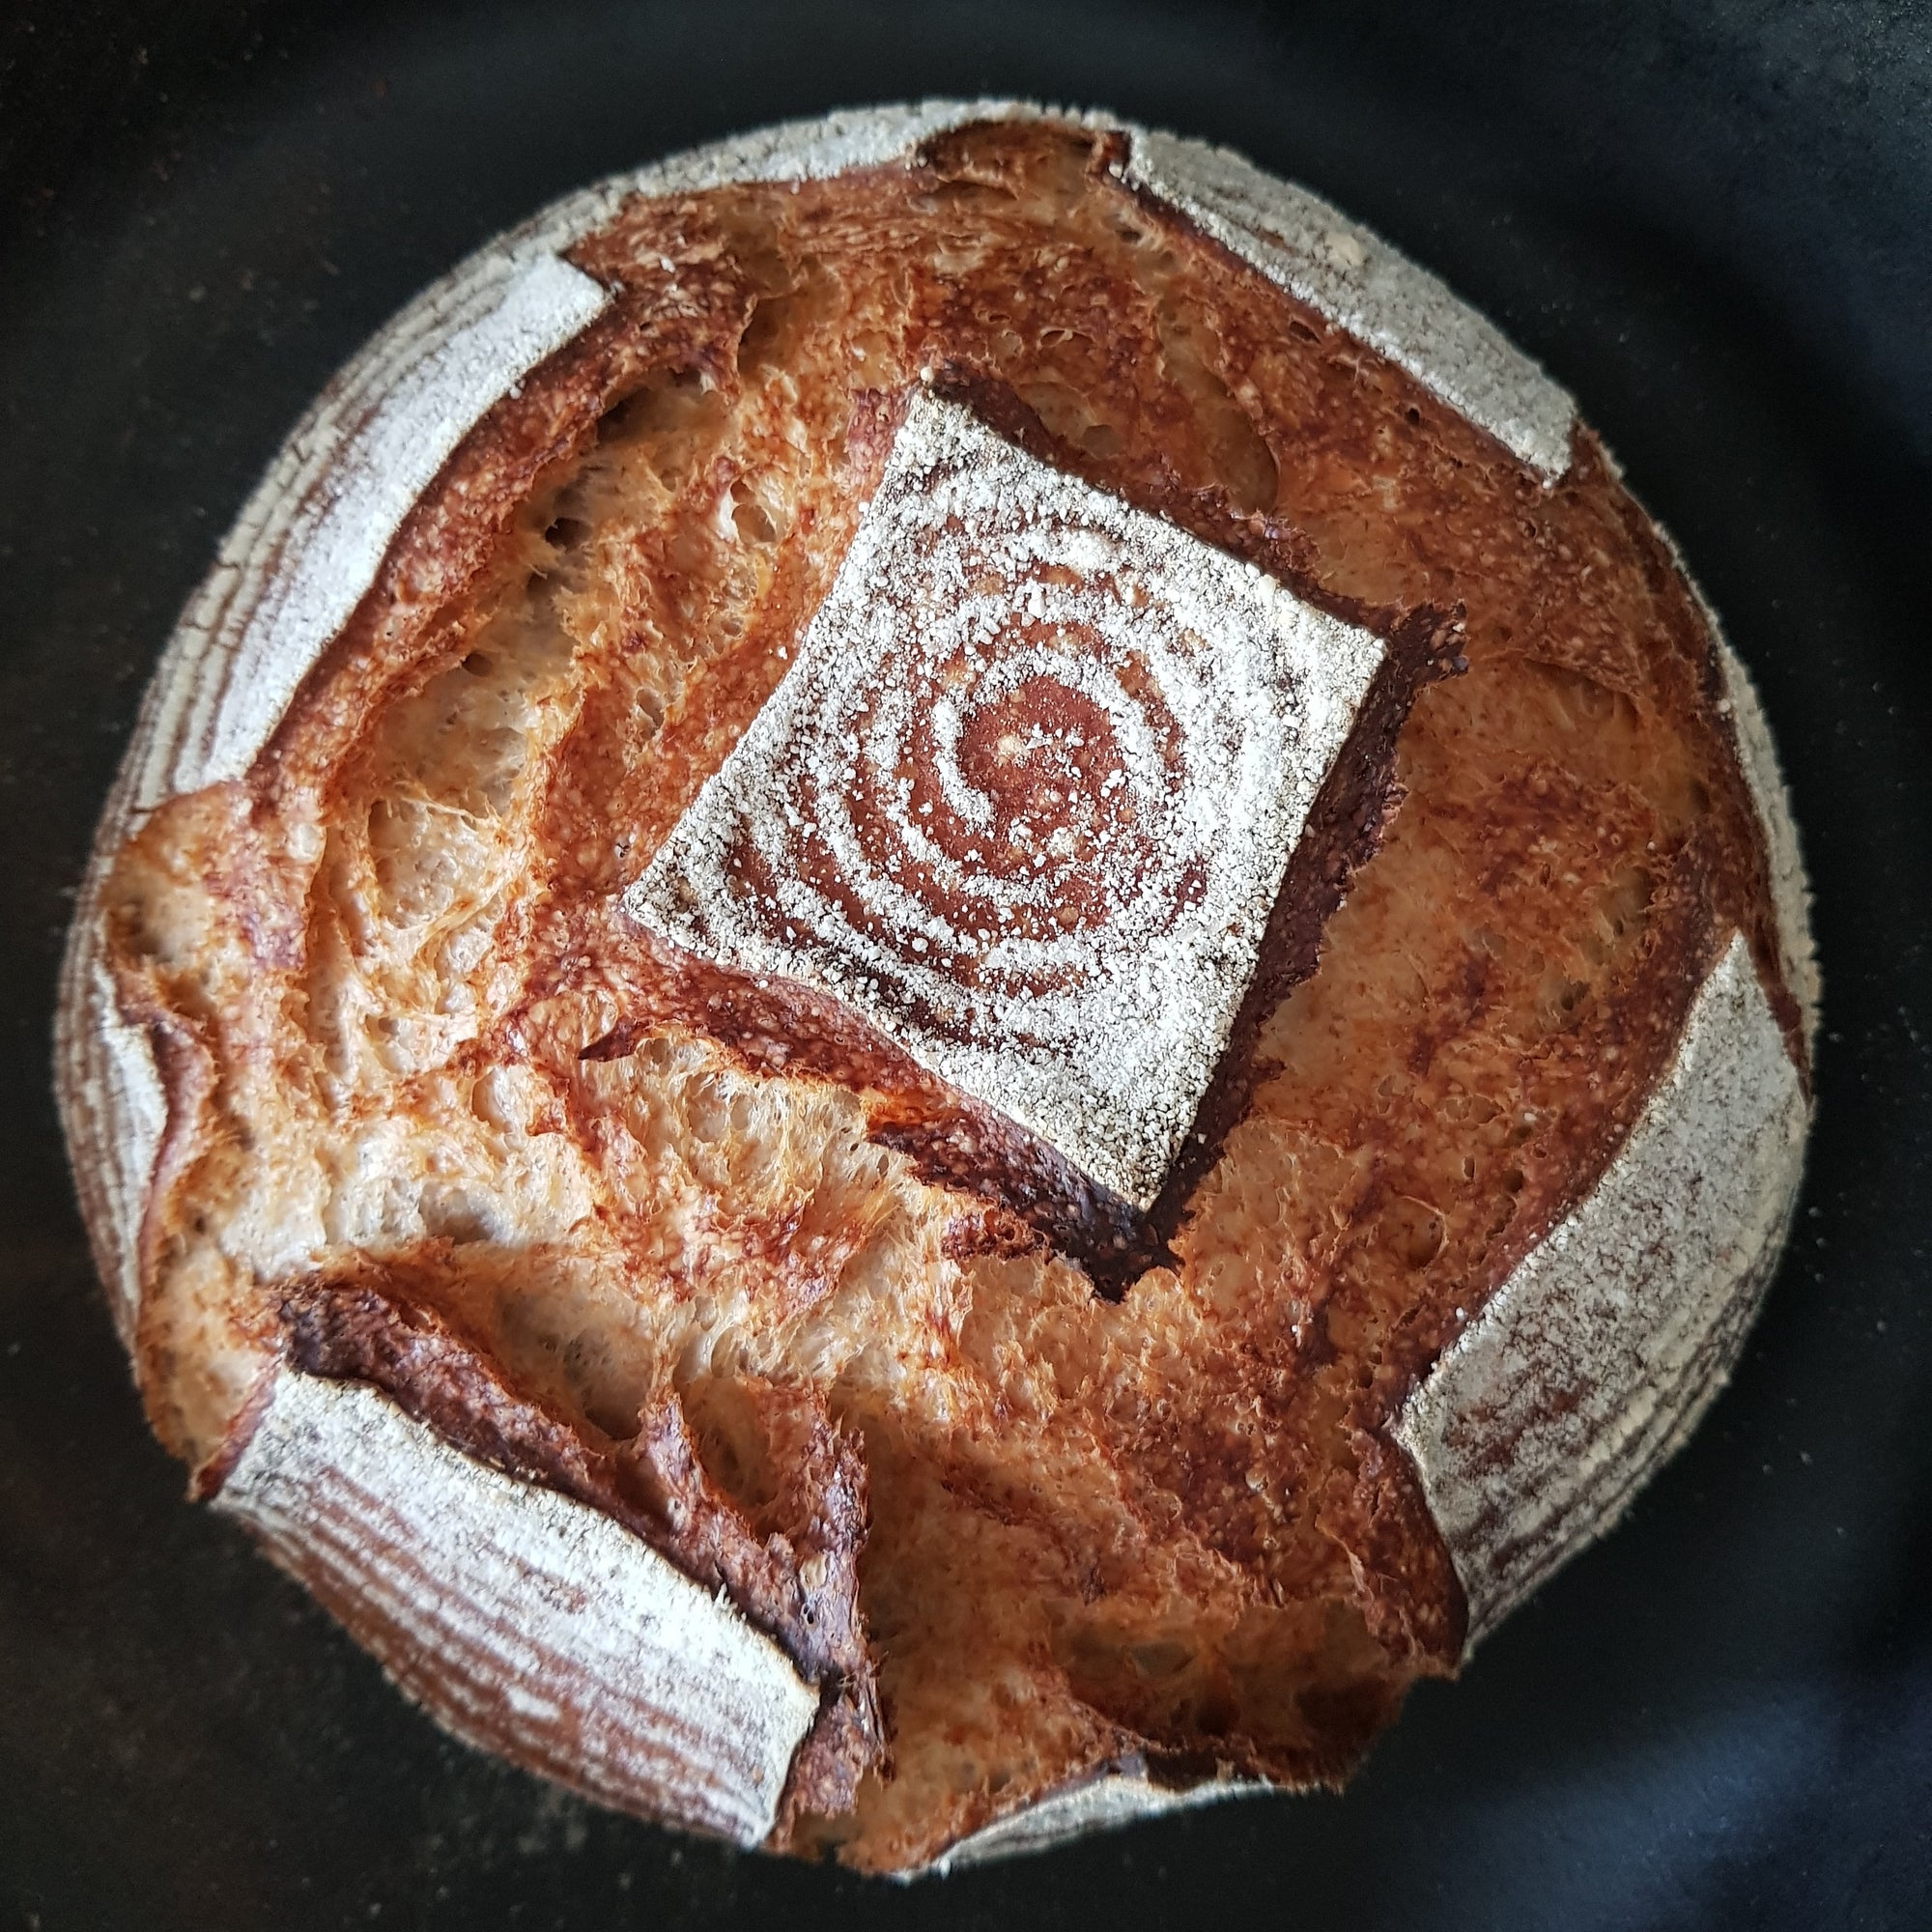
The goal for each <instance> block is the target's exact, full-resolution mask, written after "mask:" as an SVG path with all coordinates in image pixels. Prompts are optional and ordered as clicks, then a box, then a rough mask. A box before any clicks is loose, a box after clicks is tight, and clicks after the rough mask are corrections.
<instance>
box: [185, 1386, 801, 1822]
mask: <svg viewBox="0 0 1932 1932" xmlns="http://www.w3.org/2000/svg"><path fill="white" fill-rule="evenodd" d="M250 1421H251V1422H252V1427H249V1428H248V1430H247V1435H246V1439H245V1441H243V1442H242V1443H241V1444H240V1445H239V1446H238V1447H237V1448H236V1449H235V1451H234V1452H233V1456H232V1465H231V1466H230V1467H229V1469H228V1471H227V1474H226V1476H225V1478H224V1479H223V1480H222V1481H221V1482H220V1486H219V1488H218V1489H217V1490H216V1492H215V1493H214V1497H213V1506H214V1508H215V1509H217V1510H218V1511H220V1512H221V1514H222V1515H224V1516H230V1517H233V1518H234V1519H235V1520H237V1521H239V1522H241V1523H243V1524H245V1525H246V1526H247V1528H248V1529H249V1530H250V1531H251V1532H252V1533H253V1534H254V1536H255V1537H256V1539H257V1540H258V1541H259V1542H260V1544H261V1545H262V1547H263V1548H264V1549H265V1550H266V1551H267V1552H268V1553H269V1555H270V1556H271V1557H272V1558H273V1559H274V1561H275V1562H276V1563H277V1564H278V1565H280V1567H281V1568H282V1569H284V1570H286V1571H287V1572H288V1573H289V1574H290V1575H291V1576H293V1577H296V1578H297V1579H298V1580H299V1581H300V1582H301V1583H302V1584H304V1585H305V1586H306V1587H307V1588H308V1589H309V1590H310V1591H311V1592H312V1593H313V1594H314V1596H315V1597H316V1599H317V1600H318V1601H319V1602H320V1603H321V1604H323V1605H324V1606H325V1607H326V1608H327V1609H328V1610H329V1612H330V1613H331V1614H332V1615H334V1616H335V1617H337V1618H338V1619H339V1620H340V1621H341V1622H342V1624H343V1625H344V1626H345V1627H346V1628H347V1629H348V1630H349V1632H350V1634H352V1635H353V1636H354V1637H355V1640H356V1641H357V1642H358V1643H360V1644H361V1645H362V1646H363V1647H364V1648H365V1649H366V1650H368V1651H369V1652H370V1653H371V1654H372V1655H373V1656H374V1657H375V1658H376V1659H377V1661H378V1662H380V1663H381V1664H382V1665H383V1667H384V1670H385V1671H387V1672H388V1674H389V1676H390V1677H391V1678H392V1679H394V1681H395V1682H396V1684H397V1685H398V1686H399V1687H400V1688H401V1689H402V1690H404V1691H405V1692H406V1693H407V1694H408V1695H409V1696H410V1697H411V1698H412V1699H413V1700H414V1701H415V1702H417V1703H419V1704H420V1705H422V1706H423V1708H424V1709H425V1710H426V1711H428V1712H429V1713H430V1715H431V1716H432V1717H434V1718H435V1719H437V1721H438V1722H439V1723H440V1724H442V1725H443V1726H444V1727H445V1728H446V1729H448V1730H450V1731H453V1732H454V1733H455V1734H456V1735H457V1736H458V1737H460V1738H462V1739H464V1740H465V1741H466V1742H468V1743H469V1744H473V1745H476V1746H478V1747H481V1748H482V1749H485V1750H491V1751H496V1752H497V1753H499V1754H500V1755H501V1756H503V1757H506V1758H508V1759H510V1760H511V1762H512V1763H515V1764H519V1765H522V1766H523V1767H524V1768H525V1769H526V1770H527V1771H534V1772H539V1773H541V1774H543V1775H544V1776H548V1777H554V1778H555V1779H557V1781H558V1782H560V1783H563V1784H567V1785H570V1786H571V1787H572V1788H573V1789H575V1790H578V1791H581V1792H582V1793H583V1794H584V1796H585V1797H588V1798H593V1799H596V1800H597V1801H599V1802H600V1803H602V1804H612V1805H615V1806H617V1807H618V1808H620V1809H622V1810H626V1811H633V1812H638V1813H640V1814H642V1815H644V1816H646V1817H653V1818H664V1819H668V1820H669V1821H671V1822H673V1823H676V1824H679V1825H685V1826H689V1827H692V1828H693V1829H695V1830H698V1831H704V1832H712V1833H717V1834H718V1835H719V1836H721V1837H726V1838H731V1839H733V1840H735V1841H736V1842H737V1843H739V1844H743V1845H755V1844H757V1843H759V1842H761V1841H762V1840H763V1839H764V1838H765V1837H766V1836H767V1835H768V1834H769V1833H770V1832H771V1830H772V1828H773V1825H774V1824H775V1823H776V1821H777V1819H778V1815H779V1807H780V1804H781V1801H782V1799H783V1797H784V1791H785V1784H786V1780H787V1778H788V1776H790V1772H791V1765H792V1760H793V1758H794V1756H795V1755H796V1753H797V1751H798V1748H799V1747H800V1745H801V1744H802V1743H803V1742H804V1741H805V1739H806V1737H807V1735H808V1734H809V1733H810V1730H811V1727H812V1725H813V1723H814V1722H815V1721H816V1719H817V1717H818V1709H819V1698H818V1692H817V1691H816V1690H814V1689H813V1688H812V1687H811V1686H810V1685H808V1684H806V1683H805V1682H804V1681H803V1680H802V1679H801V1678H800V1677H799V1675H798V1673H797V1671H796V1670H795V1669H794V1668H793V1666H792V1664H791V1662H790V1660H789V1659H788V1658H786V1656H785V1654H784V1653H783V1651H781V1649H780V1648H779V1647H778V1645H777V1644H776V1643H774V1642H773V1641H772V1640H771V1639H770V1638H769V1637H767V1636H764V1635H762V1634H759V1633H758V1632H756V1631H754V1630H753V1629H752V1628H751V1626H750V1625H749V1624H747V1623H746V1622H745V1621H744V1619H743V1618H742V1617H741V1616H740V1615H739V1614H738V1613H737V1611H736V1610H734V1609H733V1608H732V1607H731V1605H730V1604H729V1603H728V1602H727V1601H726V1600H725V1597H724V1596H723V1595H722V1594H719V1595H713V1594H712V1593H711V1592H709V1591H707V1590H704V1589H702V1588H700V1587H699V1585H697V1584H696V1583H695V1582H693V1581H692V1580H691V1578H690V1577H687V1576H685V1575H684V1574H683V1573H682V1572H681V1571H680V1570H679V1569H678V1568H677V1567H676V1566H675V1565H674V1564H672V1563H670V1562H669V1561H668V1560H667V1559H666V1558H665V1557H663V1556H660V1555H659V1554H658V1553H657V1551H656V1550H654V1549H653V1548H651V1547H650V1546H649V1544H647V1543H646V1542H644V1540H643V1539H642V1538H641V1537H639V1536H637V1535H634V1534H632V1533H631V1532H630V1531H629V1530H627V1529H626V1528H624V1527H623V1526H622V1525H621V1524H619V1523H617V1522H615V1521H613V1520H611V1517H609V1516H607V1515H606V1514H604V1513H603V1512H602V1511H600V1510H597V1509H594V1508H591V1507H589V1506H588V1505H586V1504H583V1503H581V1502H577V1501H573V1500H572V1499H571V1498H569V1497H567V1496H564V1495H560V1494H558V1493H557V1492H555V1491H554V1490H550V1489H546V1488H542V1487H540V1486H538V1485H537V1484H534V1483H529V1482H524V1481H520V1480H519V1479H517V1478H516V1477H514V1476H509V1475H506V1474H504V1473H503V1472H502V1471H500V1470H498V1469H495V1468H492V1467H490V1466H489V1465H488V1464H487V1463H483V1462H480V1461H479V1460H478V1459H477V1458H475V1457H473V1456H468V1455H465V1454H463V1453H462V1452H461V1451H459V1450H457V1449H455V1448H452V1447H451V1446H450V1445H449V1444H448V1443H447V1442H445V1441H444V1440H443V1439H442V1437H441V1436H440V1435H439V1434H438V1432H437V1431H436V1430H434V1429H433V1428H431V1427H430V1426H428V1425H427V1424H426V1423H422V1422H418V1421H416V1420H414V1419H413V1418H412V1417H411V1416H409V1415H406V1414H405V1413H404V1412H403V1410H402V1409H401V1408H399V1407H398V1406H396V1405H395V1403H393V1402H392V1401H391V1400H390V1399H389V1398H388V1397H387V1396H385V1395H384V1394H383V1393H382V1392H381V1391H380V1390H378V1389H375V1388H373V1387H371V1386H370V1385H369V1384H367V1383H365V1382H352V1381H335V1380H329V1379H327V1378H322V1377H319V1376H309V1375H304V1374H302V1373H300V1372H299V1371H298V1370H294V1369H290V1368H288V1367H285V1366H284V1367H280V1368H278V1369H276V1370H275V1371H274V1373H273V1380H272V1384H271V1386H270V1389H269V1390H268V1391H267V1394H266V1399H265V1400H264V1401H262V1402H261V1403H260V1405H259V1406H258V1408H257V1410H256V1412H255V1413H254V1414H253V1415H251V1417H250Z"/></svg>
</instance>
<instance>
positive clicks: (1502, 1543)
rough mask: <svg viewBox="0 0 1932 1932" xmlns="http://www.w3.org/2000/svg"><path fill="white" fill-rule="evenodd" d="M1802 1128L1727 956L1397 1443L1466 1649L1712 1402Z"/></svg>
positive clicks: (1590, 1531)
mask: <svg viewBox="0 0 1932 1932" xmlns="http://www.w3.org/2000/svg"><path fill="white" fill-rule="evenodd" d="M1807 1124H1808V1110H1807V1107H1806V1103H1805V1098H1804V1090H1803V1087H1802V1086H1801V1084H1800V1081H1799V1077H1798V1069H1797V1067H1796V1066H1795V1065H1793V1064H1792V1060H1791V1056H1790V1053H1789V1052H1788V1051H1787V1049H1786V1047H1785V1043H1784V1035H1783V1032H1782V1030H1781V1029H1780V1028H1779V1026H1778V1024H1777V1020H1776V1016H1775V1015H1774V1014H1773V1012H1772V1010H1771V1005H1770V1002H1769V1001H1767V1000H1766V998H1765V996H1764V989H1763V988H1762V987H1761V986H1760V985H1759V983H1758V979H1757V971H1756V968H1755V967H1754V966H1753V965H1752V964H1751V958H1750V952H1749V949H1748V948H1747V946H1746V945H1745V942H1744V940H1743V938H1742V937H1737V938H1734V939H1733V940H1732V942H1731V945H1730V947H1729V949H1728V950H1727V951H1726V952H1725V953H1724V956H1723V958H1722V959H1721V960H1720V961H1719V964H1718V966H1717V968H1716V969H1715V970H1714V971H1713V973H1712V975H1711V977H1710V979H1709V980H1707V981H1706V982H1705V984H1704V987H1703V989H1702V991H1700V992H1699V994H1698V996H1697V1000H1696V1004H1695V1005H1694V1006H1693V1007H1692V1008H1691V1009H1690V1018H1689V1020H1688V1021H1687V1022H1686V1024H1685V1029H1684V1037H1683V1040H1682V1042H1681V1044H1680V1045H1679V1047H1678V1052H1677V1059H1676V1063H1675V1064H1674V1065H1673V1066H1672V1067H1671V1069H1670V1072H1669V1073H1668V1075H1667V1076H1666V1077H1665V1078H1664V1079H1663V1081H1662V1083H1661V1084H1660V1085H1659V1086H1658V1088H1657V1089H1656V1091H1655V1092H1654V1093H1653V1094H1651V1097H1650V1100H1649V1102H1648V1103H1647V1104H1646V1106H1645V1108H1644V1111H1643V1115H1642V1117H1641V1119H1639V1121H1638V1122H1637V1124H1636V1126H1635V1127H1634V1129H1633V1130H1632V1132H1631V1136H1630V1139H1629V1140H1628V1141H1627V1142H1626V1143H1625V1144H1624V1148H1623V1151H1621V1152H1620V1153H1619V1154H1618V1155H1617V1157H1616V1159H1615V1160H1614V1161H1613V1162H1612V1163H1611V1164H1610V1168H1609V1171H1608V1172H1607V1173H1606V1174H1605V1176H1604V1178H1603V1179H1602V1181H1600V1182H1599V1183H1598V1185H1597V1187H1596V1189H1595V1191H1594V1192H1593V1193H1592V1194H1591V1195H1590V1196H1589V1198H1588V1199H1587V1200H1586V1201H1584V1203H1583V1204H1582V1206H1581V1207H1579V1208H1577V1210H1576V1212H1575V1213H1573V1214H1572V1215H1571V1216H1570V1217H1569V1219H1568V1220H1566V1221H1564V1222H1563V1223H1562V1224H1561V1225H1560V1226H1558V1227H1557V1228H1556V1229H1554V1230H1553V1231H1552V1232H1551V1233H1550V1234H1549V1235H1548V1236H1547V1237H1546V1238H1545V1239H1544V1241H1543V1242H1542V1244H1541V1245H1540V1246H1539V1247H1538V1248H1536V1249H1535V1251H1534V1252H1533V1253H1531V1254H1530V1256H1529V1257H1528V1258H1527V1259H1526V1260H1525V1261H1524V1262H1523V1263H1522V1264H1520V1266H1519V1267H1518V1268H1517V1270H1516V1272H1515V1273H1514V1274H1512V1275H1511V1276H1510V1278H1509V1279H1508V1280H1507V1281H1506V1282H1504V1283H1503V1285H1502V1287H1501V1288H1499V1289H1498V1290H1497V1291H1496V1293H1495V1294H1494V1295H1493V1297H1492V1299H1491V1301H1490V1303H1489V1305H1488V1307H1486V1308H1485V1309H1484V1310H1483V1312H1482V1314H1481V1315H1480V1316H1479V1317H1478V1318H1477V1319H1476V1321H1474V1322H1472V1323H1471V1324H1470V1326H1469V1328H1468V1329H1467V1331H1466V1332H1465V1333H1464V1334H1463V1336H1462V1337H1461V1338H1460V1339H1459V1340H1458V1341H1457V1343H1456V1344H1455V1346H1454V1347H1453V1348H1452V1349H1450V1350H1448V1351H1447V1352H1446V1353H1445V1354H1444V1355H1443V1356H1442V1358H1441V1360H1440V1361H1439V1362H1437V1364H1436V1365H1435V1369H1434V1371H1433V1372H1432V1373H1431V1374H1430V1377H1429V1378H1428V1379H1427V1380H1426V1381H1425V1382H1424V1383H1423V1384H1422V1386H1421V1387H1420V1388H1418V1389H1417V1390H1416V1392H1415V1393H1414V1395H1413V1396H1411V1397H1410V1398H1409V1400H1408V1403H1407V1405H1406V1406H1405V1407H1404V1409H1403V1411H1402V1413H1401V1415H1400V1417H1399V1418H1398V1419H1397V1421H1396V1423H1395V1425H1394V1430H1393V1433H1394V1435H1396V1436H1397V1438H1398V1439H1399V1440H1400V1441H1401V1442H1402V1444H1403V1446H1404V1447H1405V1448H1406V1450H1407V1451H1408V1453H1409V1455H1410V1457H1411V1458H1412V1459H1413V1460H1414V1463H1415V1466H1416V1468H1417V1470H1418V1471H1419V1472H1420V1474H1421V1478H1422V1486H1423V1489H1424V1491H1425V1492H1426V1493H1427V1495H1428V1498H1429V1507H1430V1512H1431V1514H1432V1515H1433V1516H1434V1517H1435V1521H1436V1523H1437V1525H1438V1527H1439V1528H1440V1529H1441V1532H1442V1535H1443V1537H1444V1539H1445V1541H1446V1542H1447V1543H1448V1545H1449V1548H1450V1552H1451V1554H1452V1555H1453V1556H1454V1557H1455V1560H1456V1568H1457V1573H1458V1575H1459V1576H1460V1577H1462V1580H1463V1589H1464V1591H1465V1592H1466V1593H1467V1597H1468V1604H1469V1640H1470V1642H1471V1643H1472V1644H1473V1643H1474V1642H1475V1641H1476V1639H1477V1638H1478V1637H1480V1636H1481V1635H1482V1634H1484V1633H1486V1632H1487V1631H1489V1630H1491V1629H1492V1628H1493V1627H1494V1626H1495V1625H1496V1624H1497V1623H1499V1622H1500V1621H1501V1620H1502V1618H1503V1617H1504V1616H1506V1615H1507V1614H1508V1613H1509V1611H1510V1610H1511V1609H1513V1608H1514V1607H1515V1606H1516V1605H1518V1604H1519V1603H1520V1602H1521V1601H1522V1599H1523V1598H1524V1597H1526V1596H1528V1595H1529V1593H1530V1592H1531V1591H1532V1590H1534V1589H1535V1588H1536V1586H1537V1585H1538V1584H1539V1583H1541V1582H1542V1581H1543V1580H1544V1578H1545V1577H1548V1575H1549V1574H1550V1573H1551V1572H1552V1571H1553V1570H1554V1569H1556V1567H1557V1566H1558V1565H1559V1564H1560V1563H1561V1562H1562V1561H1563V1559H1564V1558H1565V1557H1566V1556H1568V1555H1569V1554H1570V1553H1571V1552H1572V1551H1573V1550H1574V1549H1576V1548H1578V1547H1579V1546H1580V1545H1581V1544H1582V1543H1584V1542H1587V1541H1588V1540H1589V1539H1590V1538H1591V1537H1593V1536H1597V1535H1599V1534H1601V1533H1602V1532H1603V1531H1604V1530H1605V1529H1607V1528H1608V1527H1609V1525H1610V1524H1611V1523H1612V1522H1613V1521H1614V1520H1616V1518H1617V1517H1618V1516H1619V1515H1620V1514H1621V1513H1622V1511H1623V1509H1624V1507H1625V1505H1626V1504H1627V1503H1628V1502H1629V1501H1630V1499H1631V1497H1632V1496H1633V1495H1634V1493H1635V1492H1636V1490H1637V1489H1638V1488H1639V1487H1640V1486H1641V1485H1642V1483H1643V1482H1644V1481H1645V1480H1647V1479H1648V1477H1649V1476H1650V1475H1651V1474H1652V1473H1653V1471H1654V1470H1655V1469H1656V1468H1657V1467H1658V1466H1659V1465H1660V1464H1661V1463H1662V1462H1663V1461H1664V1459H1665V1458H1666V1457H1667V1456H1668V1455H1669V1454H1670V1452H1671V1451H1672V1450H1673V1449H1674V1448H1675V1447H1676V1446H1677V1444H1678V1443H1679V1442H1681V1441H1682V1439H1683V1437H1684V1435H1686V1434H1687V1433H1688V1430H1689V1427H1690V1424H1691V1422H1693V1421H1694V1419H1695V1417H1696V1416H1697V1415H1698V1414H1700V1413H1701V1412H1702V1410H1703V1408H1704V1406H1706V1405H1707V1404H1708V1403H1709V1402H1710V1400H1711V1399H1712V1397H1713V1396H1715V1395H1716V1393H1717V1391H1718V1389H1719V1387H1720V1386H1721V1384H1722V1382H1723V1380H1724V1378H1725V1376H1726V1375H1727V1374H1728V1372H1729V1370H1730V1367H1731V1364H1732V1362H1733V1361H1734V1360H1735V1359H1736V1354H1737V1350H1738V1349H1739V1347H1740V1346H1741V1345H1742V1343H1743V1340H1744V1335H1745V1332H1746V1330H1747V1328H1748V1327H1749V1325H1750V1321H1751V1318H1752V1316H1753V1315H1754V1314H1755V1313H1756V1311H1757V1303H1758V1297H1759V1295H1760V1294H1761V1293H1763V1290H1764V1288H1765V1285H1766V1283H1767V1281H1768V1279H1769V1277H1770V1272H1771V1270H1772V1268H1773V1267H1774V1266H1775V1265H1776V1260H1777V1256H1778V1254H1779V1252H1780V1250H1781V1249H1782V1247H1783V1245H1784V1236H1785V1232H1786V1230H1787V1228H1788V1227H1789V1225H1790V1218H1791V1211H1792V1205H1793V1203H1794V1201H1795V1200H1796V1198H1797V1191H1798V1180H1799V1176H1800V1173H1801V1171H1802V1169H1803V1165H1804V1134H1805V1128H1806V1126H1807Z"/></svg>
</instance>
